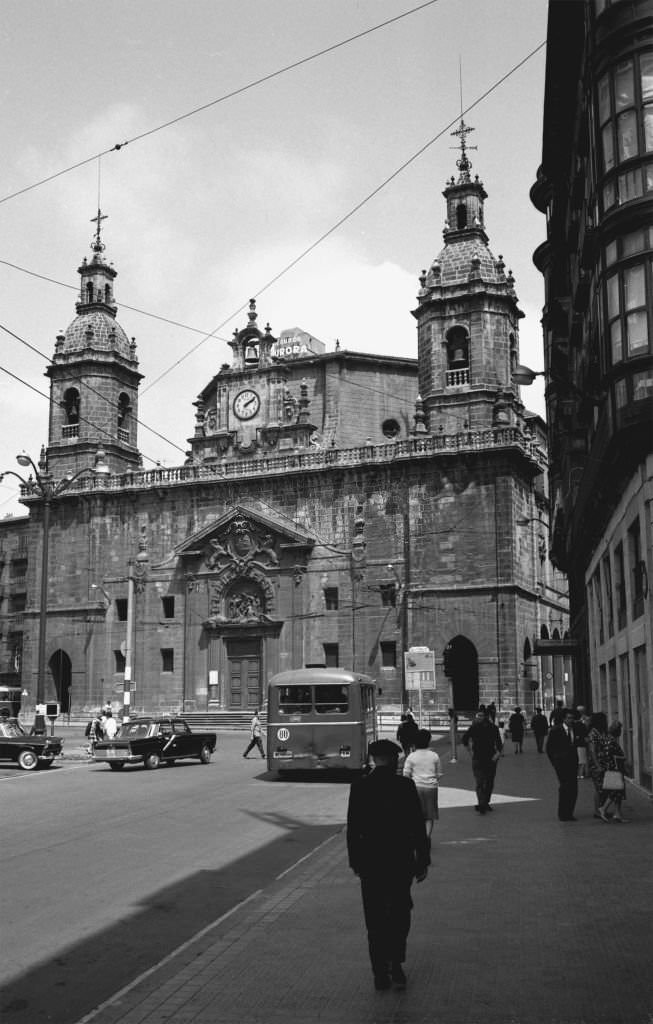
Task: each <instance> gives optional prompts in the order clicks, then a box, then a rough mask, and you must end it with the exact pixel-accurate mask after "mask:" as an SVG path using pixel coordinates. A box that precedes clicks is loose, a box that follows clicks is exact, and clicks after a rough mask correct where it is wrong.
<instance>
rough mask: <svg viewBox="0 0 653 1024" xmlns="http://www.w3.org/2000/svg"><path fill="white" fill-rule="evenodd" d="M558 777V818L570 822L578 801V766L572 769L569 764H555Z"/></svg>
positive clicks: (575, 765)
mask: <svg viewBox="0 0 653 1024" xmlns="http://www.w3.org/2000/svg"><path fill="white" fill-rule="evenodd" d="M553 767H554V768H555V773H556V775H557V776H558V782H559V786H558V817H559V818H560V821H569V819H570V818H572V817H573V814H574V808H575V806H576V800H577V799H578V778H577V772H578V765H577V764H574V765H573V766H572V767H571V768H570V767H569V765H567V764H561V763H560V762H557V763H556V762H555V761H554V762H553Z"/></svg>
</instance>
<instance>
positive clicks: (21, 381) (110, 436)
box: [0, 325, 181, 466]
mask: <svg viewBox="0 0 653 1024" xmlns="http://www.w3.org/2000/svg"><path fill="white" fill-rule="evenodd" d="M0 327H1V325H0ZM0 370H1V371H2V373H4V374H6V375H7V376H8V377H11V378H13V380H14V381H17V382H18V384H23V385H24V386H25V387H28V388H30V390H31V391H35V392H36V394H38V395H39V396H40V397H41V398H45V400H46V401H49V400H50V396H49V394H46V393H45V391H39V389H38V387H35V386H34V384H30V383H29V382H28V381H26V380H24V379H23V378H21V377H18V376H17V374H14V373H12V372H11V371H10V370H7V368H6V367H3V366H0ZM57 404H58V407H59V408H60V409H62V408H63V402H61V401H60V402H57ZM80 421H81V422H82V423H88V425H89V426H90V427H93V429H94V430H99V432H100V433H101V434H104V435H105V436H106V437H107V438H108V439H110V440H113V439H115V438H114V434H112V433H111V431H108V430H106V429H105V428H104V427H100V425H99V424H98V423H94V422H93V420H89V419H88V418H87V417H86V416H82V415H80ZM147 429H149V428H147ZM155 432H156V431H155ZM162 440H164V441H168V438H167V437H163V436H162ZM168 443H169V444H173V443H174V442H173V441H168ZM175 447H177V445H175ZM179 451H181V449H179ZM140 455H141V456H142V458H143V459H146V460H147V462H151V463H154V464H155V466H159V465H160V464H161V463H160V460H159V459H153V458H151V456H148V455H145V454H144V453H142V452H141V453H140Z"/></svg>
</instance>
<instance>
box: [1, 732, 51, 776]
mask: <svg viewBox="0 0 653 1024" xmlns="http://www.w3.org/2000/svg"><path fill="white" fill-rule="evenodd" d="M62 747H63V740H60V739H59V737H58V736H26V735H25V733H24V732H23V730H22V729H21V728H20V726H19V725H18V724H17V723H16V722H0V761H16V762H17V764H18V767H19V768H22V769H23V771H26V772H32V771H34V769H35V768H49V767H50V765H51V764H52V762H53V761H54V759H55V757H56V756H57V755H58V754H60V753H61V751H62Z"/></svg>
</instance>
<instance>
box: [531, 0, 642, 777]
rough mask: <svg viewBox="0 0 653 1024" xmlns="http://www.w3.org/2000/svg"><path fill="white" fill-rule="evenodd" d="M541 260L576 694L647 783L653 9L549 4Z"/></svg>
mask: <svg viewBox="0 0 653 1024" xmlns="http://www.w3.org/2000/svg"><path fill="white" fill-rule="evenodd" d="M531 197H532V200H533V203H534V204H535V206H536V207H537V208H538V209H539V210H541V212H542V213H543V214H545V215H546V241H545V242H543V244H542V245H541V246H540V247H539V248H538V249H537V251H536V252H535V256H534V259H535V263H536V265H537V266H538V268H539V269H540V270H541V271H542V274H543V276H544V283H545V306H544V315H543V318H542V323H543V327H544V357H545V374H546V382H547V387H546V402H547V423H548V439H549V479H550V490H551V509H552V512H551V515H552V518H551V553H552V558H553V560H554V562H555V564H556V566H558V568H559V569H560V570H562V571H563V572H564V573H566V574H567V576H568V579H569V598H570V616H571V622H570V633H571V640H572V642H573V643H574V644H575V647H576V651H577V665H578V669H579V671H578V676H577V684H578V693H579V695H580V696H581V697H582V698H583V702H584V703H585V704H587V705H588V706H591V707H593V708H594V709H596V710H598V709H601V710H604V711H605V712H606V713H607V715H608V717H609V719H619V720H620V721H621V722H622V723H623V725H624V740H623V743H624V747H625V749H626V752H627V755H628V760H629V761H631V762H632V764H633V772H634V778H635V779H636V781H637V782H638V783H640V784H641V785H642V786H644V787H646V788H647V789H651V786H652V778H653V688H652V686H651V680H652V679H653V607H652V601H651V595H650V587H649V580H650V579H651V577H652V574H653V555H652V551H653V518H652V515H651V509H652V503H653V342H652V338H653V2H651V0H631V2H627V3H626V2H621V0H592V2H591V3H587V4H567V3H561V2H559V0H551V2H550V5H549V26H548V44H547V64H546V83H545V102H544V135H543V152H542V164H541V167H540V168H539V170H538V172H537V180H536V182H535V184H534V185H533V187H532V190H531Z"/></svg>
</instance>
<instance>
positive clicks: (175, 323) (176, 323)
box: [0, 259, 227, 344]
mask: <svg viewBox="0 0 653 1024" xmlns="http://www.w3.org/2000/svg"><path fill="white" fill-rule="evenodd" d="M0 266H3V267H9V268H10V269H11V270H17V271H18V272H19V273H20V274H27V276H28V277H35V278H37V279H38V280H39V281H47V283H48V284H56V285H57V286H58V287H59V288H67V289H68V290H69V291H73V292H77V293H79V285H74V284H68V283H67V282H66V281H58V280H57V279H56V277H48V276H47V275H46V274H39V273H38V272H37V271H36V270H28V268H27V267H21V266H20V265H19V264H18V263H12V262H11V261H10V260H3V259H0ZM120 308H121V309H128V310H129V311H130V312H131V313H139V314H140V315H141V316H147V317H150V319H152V320H158V321H159V322H160V323H163V324H170V325H171V326H172V327H181V329H182V330H184V331H192V332H193V334H202V335H206V334H207V333H208V332H207V331H205V330H202V328H201V327H191V326H190V324H184V323H182V322H181V321H180V320H171V319H170V317H167V316H161V315H160V314H159V313H150V312H149V311H148V310H147V309H140V308H139V307H138V306H130V305H128V304H127V303H126V302H121V303H120ZM213 336H214V335H211V337H213ZM217 340H218V341H224V343H225V344H227V338H217Z"/></svg>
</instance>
